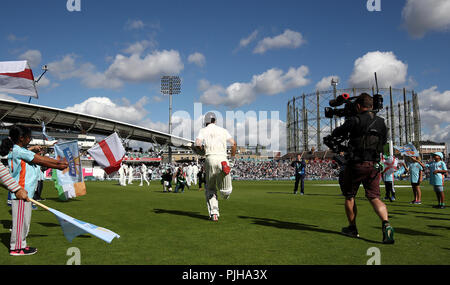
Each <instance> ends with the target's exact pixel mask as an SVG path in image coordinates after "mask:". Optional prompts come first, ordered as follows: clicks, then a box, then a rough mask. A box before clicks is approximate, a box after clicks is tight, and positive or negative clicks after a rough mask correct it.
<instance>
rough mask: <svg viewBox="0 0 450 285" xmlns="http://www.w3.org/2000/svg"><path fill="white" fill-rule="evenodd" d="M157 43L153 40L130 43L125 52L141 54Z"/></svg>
mask: <svg viewBox="0 0 450 285" xmlns="http://www.w3.org/2000/svg"><path fill="white" fill-rule="evenodd" d="M155 45H156V44H155V42H153V41H148V40H142V41H139V42H136V43H133V44H130V45H129V46H128V47H127V48H126V49H125V50H124V51H123V52H124V53H127V54H141V53H143V52H144V51H145V50H146V49H147V48H149V47H154V46H155Z"/></svg>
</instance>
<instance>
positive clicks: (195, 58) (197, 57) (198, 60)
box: [188, 52, 206, 67]
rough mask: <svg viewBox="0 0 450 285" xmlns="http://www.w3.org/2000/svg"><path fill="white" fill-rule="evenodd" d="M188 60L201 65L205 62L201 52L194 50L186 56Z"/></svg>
mask: <svg viewBox="0 0 450 285" xmlns="http://www.w3.org/2000/svg"><path fill="white" fill-rule="evenodd" d="M188 62H189V63H193V64H196V65H197V66H200V67H202V66H204V65H205V63H206V58H205V56H204V55H203V54H201V53H199V52H195V53H193V54H190V55H189V56H188Z"/></svg>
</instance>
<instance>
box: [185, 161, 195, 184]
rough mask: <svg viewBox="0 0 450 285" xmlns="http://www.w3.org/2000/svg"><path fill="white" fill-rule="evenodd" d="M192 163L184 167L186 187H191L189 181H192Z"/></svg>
mask: <svg viewBox="0 0 450 285" xmlns="http://www.w3.org/2000/svg"><path fill="white" fill-rule="evenodd" d="M192 171H193V169H192V165H189V166H188V167H187V169H186V183H187V185H188V187H191V183H192Z"/></svg>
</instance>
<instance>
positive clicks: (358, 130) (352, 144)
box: [331, 111, 388, 161]
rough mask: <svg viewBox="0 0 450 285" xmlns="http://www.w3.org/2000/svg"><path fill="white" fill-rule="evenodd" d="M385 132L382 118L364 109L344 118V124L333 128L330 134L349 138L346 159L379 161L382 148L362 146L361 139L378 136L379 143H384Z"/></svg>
mask: <svg viewBox="0 0 450 285" xmlns="http://www.w3.org/2000/svg"><path fill="white" fill-rule="evenodd" d="M368 131H370V132H368ZM387 132H388V131H387V127H386V124H385V123H384V119H383V118H381V117H378V116H376V115H375V114H374V113H373V112H369V111H366V112H363V113H361V114H358V115H357V116H354V117H350V118H348V119H347V120H345V122H344V124H343V125H342V126H340V127H337V128H336V129H334V130H333V132H332V134H331V135H332V136H333V137H344V138H348V139H349V153H346V159H348V160H349V161H379V160H380V153H381V152H382V149H381V150H380V149H379V148H378V149H374V147H364V146H363V145H362V142H361V141H362V138H363V137H364V136H368V135H370V136H376V137H378V139H379V143H380V144H381V145H385V144H386V143H387Z"/></svg>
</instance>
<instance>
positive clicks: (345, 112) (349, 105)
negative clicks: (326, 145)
mask: <svg viewBox="0 0 450 285" xmlns="http://www.w3.org/2000/svg"><path fill="white" fill-rule="evenodd" d="M356 99H358V97H357V96H356V97H350V95H349V94H348V93H343V94H341V95H339V96H338V97H336V99H333V100H330V102H329V105H330V107H325V117H326V118H329V119H331V118H333V117H340V118H341V117H345V118H348V117H353V116H356V115H357V110H356ZM342 105H344V108H340V109H337V108H336V107H339V106H342ZM333 107H334V108H333ZM381 109H383V95H380V94H375V95H373V108H372V112H374V113H377V112H378V111H380V110H381Z"/></svg>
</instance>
